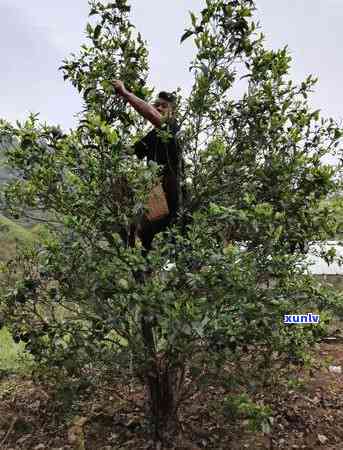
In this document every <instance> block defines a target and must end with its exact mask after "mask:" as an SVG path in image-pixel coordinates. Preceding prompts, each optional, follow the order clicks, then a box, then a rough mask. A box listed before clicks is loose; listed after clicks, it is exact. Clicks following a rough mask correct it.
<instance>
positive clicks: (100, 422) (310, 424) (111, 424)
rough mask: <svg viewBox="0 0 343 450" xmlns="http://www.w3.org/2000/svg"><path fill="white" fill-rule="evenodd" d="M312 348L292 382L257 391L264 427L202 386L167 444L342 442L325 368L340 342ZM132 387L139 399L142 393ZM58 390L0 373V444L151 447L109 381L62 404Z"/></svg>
mask: <svg viewBox="0 0 343 450" xmlns="http://www.w3.org/2000/svg"><path fill="white" fill-rule="evenodd" d="M314 356H315V359H314V361H315V362H314V364H312V366H311V368H310V369H309V370H306V373H305V369H302V368H298V367H294V373H293V376H294V380H298V382H297V383H295V384H296V387H292V388H291V387H289V388H288V389H284V390H281V391H280V390H279V391H278V392H275V391H273V392H265V393H264V394H263V395H264V398H263V401H264V402H265V403H266V404H268V405H270V406H271V408H272V411H273V424H272V428H271V431H270V433H267V434H264V433H262V432H259V433H256V432H251V431H248V430H247V427H246V423H245V422H246V421H244V420H240V421H237V420H236V421H235V422H233V421H232V420H229V419H227V418H225V416H223V415H221V416H220V417H219V416H218V414H216V413H215V409H213V407H212V405H213V404H215V403H216V400H218V397H219V396H222V395H223V393H222V392H221V393H219V392H216V391H215V390H212V391H211V390H209V392H207V394H203V395H202V396H201V397H198V398H193V399H190V401H189V403H188V404H187V405H186V408H185V412H184V413H182V414H181V425H182V429H183V436H184V442H183V444H182V445H181V444H179V445H178V446H175V449H180V450H181V449H182V448H184V449H189V450H190V449H192V450H200V449H214V450H220V449H232V450H241V449H242V450H244V449H247V450H257V449H308V450H319V449H321V450H343V373H337V372H339V369H336V372H332V371H331V370H332V366H336V367H342V368H343V342H342V341H339V340H333V341H331V342H322V343H321V344H320V346H319V348H318V349H317V350H316V351H315V353H314ZM330 367H331V369H330ZM299 380H300V381H299ZM60 394H61V393H60ZM228 394H229V392H228ZM134 395H135V400H136V402H137V403H139V402H140V401H141V400H142V395H141V394H140V393H139V392H136V393H135V394H134ZM60 398H61V396H59V397H57V396H56V392H54V390H53V388H52V387H51V386H50V387H47V386H46V385H42V384H37V383H36V384H35V383H34V382H33V381H32V380H30V379H25V378H19V377H14V376H12V377H7V378H3V379H2V380H1V381H0V450H117V449H123V450H143V449H145V450H152V449H154V447H153V445H152V442H151V441H149V437H148V435H147V433H146V428H145V425H144V420H143V416H142V413H141V412H140V411H139V410H138V409H137V408H135V406H134V405H132V404H131V405H130V406H129V405H128V404H127V402H126V401H124V400H123V399H121V398H120V397H118V395H117V386H111V385H110V384H108V385H102V386H99V387H98V389H94V387H91V388H86V389H85V390H84V392H83V393H82V396H81V398H79V399H78V400H74V403H73V404H72V405H71V404H69V406H68V408H67V409H65V402H66V400H68V391H66V392H65V395H64V403H63V401H61V400H60ZM63 408H64V409H63ZM66 411H67V412H66ZM159 450H161V449H159Z"/></svg>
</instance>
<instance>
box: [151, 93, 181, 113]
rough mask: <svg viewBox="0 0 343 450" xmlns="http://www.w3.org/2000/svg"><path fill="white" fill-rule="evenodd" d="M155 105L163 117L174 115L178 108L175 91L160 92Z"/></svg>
mask: <svg viewBox="0 0 343 450" xmlns="http://www.w3.org/2000/svg"><path fill="white" fill-rule="evenodd" d="M153 105H154V107H155V108H156V109H157V111H158V112H159V113H160V114H161V115H162V116H163V117H172V116H173V115H174V114H175V110H176V95H175V92H165V91H162V92H160V93H159V94H158V96H157V99H156V100H155V101H154V103H153Z"/></svg>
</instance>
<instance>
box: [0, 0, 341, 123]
mask: <svg viewBox="0 0 343 450" xmlns="http://www.w3.org/2000/svg"><path fill="white" fill-rule="evenodd" d="M130 4H131V5H132V20H133V23H134V24H135V25H136V27H137V29H138V30H139V31H140V32H141V34H142V36H143V37H144V38H145V39H146V40H147V41H148V46H149V51H150V68H151V75H150V80H149V81H150V83H151V85H153V86H154V87H156V89H157V90H158V89H165V90H174V89H176V87H178V86H180V87H181V88H183V92H187V91H188V90H189V88H190V86H191V84H192V78H191V74H190V73H189V72H188V64H189V61H190V60H191V59H192V57H193V54H194V47H193V45H192V43H191V40H190V39H189V40H187V41H186V42H184V44H183V45H182V46H180V44H179V41H180V36H181V35H182V33H183V30H184V28H186V26H187V24H188V22H189V15H188V11H189V10H192V11H194V12H197V11H200V9H201V8H202V7H203V4H204V2H203V1H202V0H173V1H157V0H144V1H143V0H132V1H131V2H130ZM256 4H257V7H258V9H259V11H258V14H257V15H258V18H259V20H260V22H261V25H262V29H263V32H264V33H265V35H266V38H267V44H268V47H270V48H275V49H276V48H280V47H283V46H284V45H288V46H289V49H290V50H291V54H292V56H293V67H292V77H293V79H294V80H296V81H300V80H302V79H304V78H305V77H306V76H307V75H308V74H310V73H312V74H315V75H316V76H318V77H319V84H318V85H317V88H316V92H315V94H314V95H313V97H312V99H311V103H312V105H313V106H314V107H315V108H316V109H317V108H320V109H321V110H322V112H323V114H324V115H325V116H332V117H334V118H336V119H341V117H342V113H341V104H342V100H343V92H342V88H341V82H342V71H343V70H342V69H343V59H342V53H341V46H342V41H343V39H342V38H343V27H342V23H343V0H257V1H256ZM87 15H88V3H87V0H58V1H57V2H52V1H47V0H30V1H28V0H0V40H1V43H2V45H1V48H0V60H1V72H0V99H1V100H0V117H1V118H5V119H7V120H10V121H14V120H16V119H19V120H23V119H24V118H25V117H26V116H27V114H28V113H29V111H32V112H40V118H41V120H42V121H46V122H48V123H49V124H51V125H53V124H60V125H61V126H62V127H63V128H65V129H68V128H70V127H74V126H75V125H76V119H75V117H74V115H75V113H77V112H78V111H80V110H81V101H80V96H79V94H78V92H77V90H76V89H74V88H73V87H72V86H71V85H70V84H69V83H68V82H64V81H63V78H62V73H61V72H60V71H58V70H57V68H58V67H59V66H60V65H61V63H62V59H63V58H65V57H67V56H68V55H69V54H70V53H71V52H78V50H79V47H80V45H81V44H82V43H83V42H86V38H85V34H84V29H85V25H86V22H87Z"/></svg>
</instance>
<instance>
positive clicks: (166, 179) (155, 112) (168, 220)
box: [113, 80, 183, 255]
mask: <svg viewBox="0 0 343 450" xmlns="http://www.w3.org/2000/svg"><path fill="white" fill-rule="evenodd" d="M113 84H114V87H115V89H116V92H117V94H118V95H120V96H121V97H122V98H124V99H125V100H126V101H128V102H129V104H130V105H131V106H132V107H133V108H134V109H135V110H136V111H137V112H138V113H139V114H141V115H142V116H143V117H144V118H145V119H147V120H148V121H149V122H151V123H152V124H153V125H154V129H153V130H151V131H150V132H149V133H148V134H147V135H146V136H145V137H144V138H143V139H142V140H140V141H139V142H137V143H136V144H135V145H134V152H135V154H136V155H137V157H138V158H139V159H144V158H147V160H148V161H155V162H156V163H158V164H159V165H160V166H161V173H160V176H161V184H162V188H163V191H164V194H165V199H166V203H167V211H166V214H164V215H163V216H162V217H158V218H153V217H150V216H149V214H145V215H144V216H143V218H142V220H141V222H140V224H139V226H138V228H137V235H138V237H139V238H140V239H141V241H142V245H143V247H144V249H145V251H144V254H145V255H146V254H147V253H148V252H149V251H150V250H151V248H152V241H153V239H154V236H155V235H156V234H157V233H159V232H161V231H164V230H165V229H166V228H167V227H168V226H170V225H171V224H172V223H174V222H175V220H176V218H177V212H178V210H179V206H180V201H181V198H180V197H181V189H180V185H179V183H180V179H181V173H180V172H181V171H182V167H183V164H182V156H181V149H180V146H179V144H178V141H177V138H176V135H177V133H178V131H179V126H178V124H177V122H176V118H175V112H176V95H175V93H169V92H165V91H162V92H160V93H159V94H158V97H157V99H156V101H155V102H154V103H153V104H152V105H150V104H149V103H147V102H145V101H144V100H142V99H140V98H138V97H137V96H135V95H134V94H133V93H132V92H130V91H128V90H127V89H126V88H125V86H124V83H123V82H122V81H120V80H114V82H113ZM134 234H135V233H134V231H133V230H132V229H131V237H130V238H129V239H128V240H129V245H132V246H133V245H134V242H135V239H134Z"/></svg>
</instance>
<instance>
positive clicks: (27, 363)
mask: <svg viewBox="0 0 343 450" xmlns="http://www.w3.org/2000/svg"><path fill="white" fill-rule="evenodd" d="M31 367H32V359H31V357H30V355H29V354H28V353H27V352H26V351H25V343H24V342H19V343H18V344H16V343H15V342H14V341H13V339H12V336H11V334H10V333H9V331H8V330H7V329H6V328H2V329H1V330H0V376H1V374H8V373H20V374H25V373H28V372H30V369H31Z"/></svg>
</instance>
